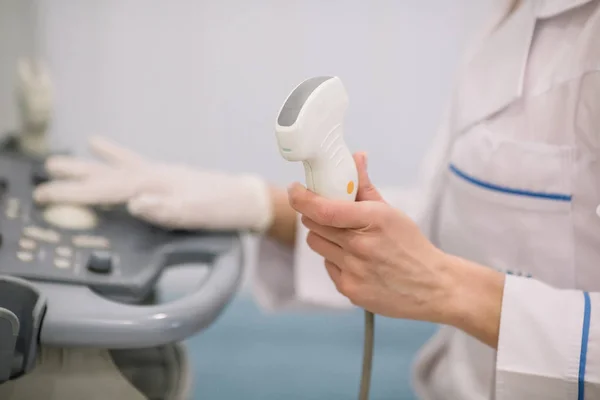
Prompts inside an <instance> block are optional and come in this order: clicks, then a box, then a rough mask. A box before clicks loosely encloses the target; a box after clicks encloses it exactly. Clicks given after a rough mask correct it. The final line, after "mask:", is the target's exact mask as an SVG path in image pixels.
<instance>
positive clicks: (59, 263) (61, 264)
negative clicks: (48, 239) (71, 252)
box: [54, 258, 71, 269]
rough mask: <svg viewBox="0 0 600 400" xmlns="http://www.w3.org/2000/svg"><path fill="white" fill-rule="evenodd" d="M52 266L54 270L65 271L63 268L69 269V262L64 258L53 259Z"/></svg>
mask: <svg viewBox="0 0 600 400" xmlns="http://www.w3.org/2000/svg"><path fill="white" fill-rule="evenodd" d="M54 266H55V267H56V268H60V269H65V268H69V267H70V266H71V263H70V262H69V260H66V259H64V258H55V259H54Z"/></svg>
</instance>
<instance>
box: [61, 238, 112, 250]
mask: <svg viewBox="0 0 600 400" xmlns="http://www.w3.org/2000/svg"><path fill="white" fill-rule="evenodd" d="M71 240H72V242H73V245H74V246H76V247H85V248H88V249H108V248H109V247H110V242H109V241H108V239H107V238H105V237H103V236H91V235H77V236H73V239H71Z"/></svg>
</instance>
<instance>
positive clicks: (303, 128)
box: [275, 76, 374, 400]
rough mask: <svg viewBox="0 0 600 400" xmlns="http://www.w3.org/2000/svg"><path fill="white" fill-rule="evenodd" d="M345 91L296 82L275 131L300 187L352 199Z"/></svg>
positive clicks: (363, 399)
mask: <svg viewBox="0 0 600 400" xmlns="http://www.w3.org/2000/svg"><path fill="white" fill-rule="evenodd" d="M348 102H349V101H348V94H347V93H346V89H345V88H344V85H343V84H342V81H341V80H340V79H339V78H337V77H333V76H318V77H315V78H310V79H307V80H305V81H304V82H302V83H301V84H300V85H298V86H296V88H295V89H294V90H293V91H292V93H291V94H290V95H289V96H288V98H287V100H286V101H285V103H284V104H283V106H282V107H281V110H280V111H279V115H278V117H277V123H276V127H275V132H276V136H277V142H278V144H279V152H280V153H281V155H282V156H283V158H284V159H286V160H287V161H302V163H303V164H304V173H305V175H306V186H307V188H308V189H309V190H311V191H313V192H315V193H316V194H318V195H320V196H323V197H326V198H329V199H336V200H348V201H355V200H356V192H357V190H358V171H357V170H356V163H355V162H354V158H353V157H352V153H351V152H350V150H349V149H348V147H347V146H346V142H345V141H344V129H343V126H344V124H343V122H344V117H345V114H346V109H347V108H348ZM373 338H374V315H373V313H371V312H369V311H366V310H365V340H364V349H363V366H362V374H361V382H360V392H359V400H368V398H369V389H370V383H371V370H372V364H373Z"/></svg>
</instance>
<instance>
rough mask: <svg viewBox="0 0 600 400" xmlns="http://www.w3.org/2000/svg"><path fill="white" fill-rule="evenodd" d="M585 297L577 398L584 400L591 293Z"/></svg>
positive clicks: (586, 293)
mask: <svg viewBox="0 0 600 400" xmlns="http://www.w3.org/2000/svg"><path fill="white" fill-rule="evenodd" d="M583 299H584V301H585V304H584V308H583V329H582V331H581V353H580V354H579V377H578V379H577V381H578V391H577V400H584V396H585V366H586V363H587V349H588V339H589V337H590V313H591V311H592V304H591V302H590V294H589V293H588V292H584V293H583Z"/></svg>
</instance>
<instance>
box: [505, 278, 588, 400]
mask: <svg viewBox="0 0 600 400" xmlns="http://www.w3.org/2000/svg"><path fill="white" fill-rule="evenodd" d="M586 315H587V313H586V297H585V295H584V293H582V292H579V291H572V290H559V289H555V288H552V287H550V286H548V285H546V284H544V283H541V282H539V281H536V280H533V279H527V278H523V277H516V276H512V275H508V276H507V277H506V281H505V287H504V297H503V304H502V313H501V319H500V336H499V341H498V353H497V360H496V385H495V400H520V399H527V400H537V399H540V400H541V399H544V400H563V399H578V398H579V397H578V391H579V390H580V389H579V380H580V379H581V373H582V372H581V364H580V359H581V360H584V359H585V351H586V348H587V333H586V332H587V331H586V327H585V321H584V320H585V319H586ZM582 355H583V358H582ZM582 400H583V399H582Z"/></svg>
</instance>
